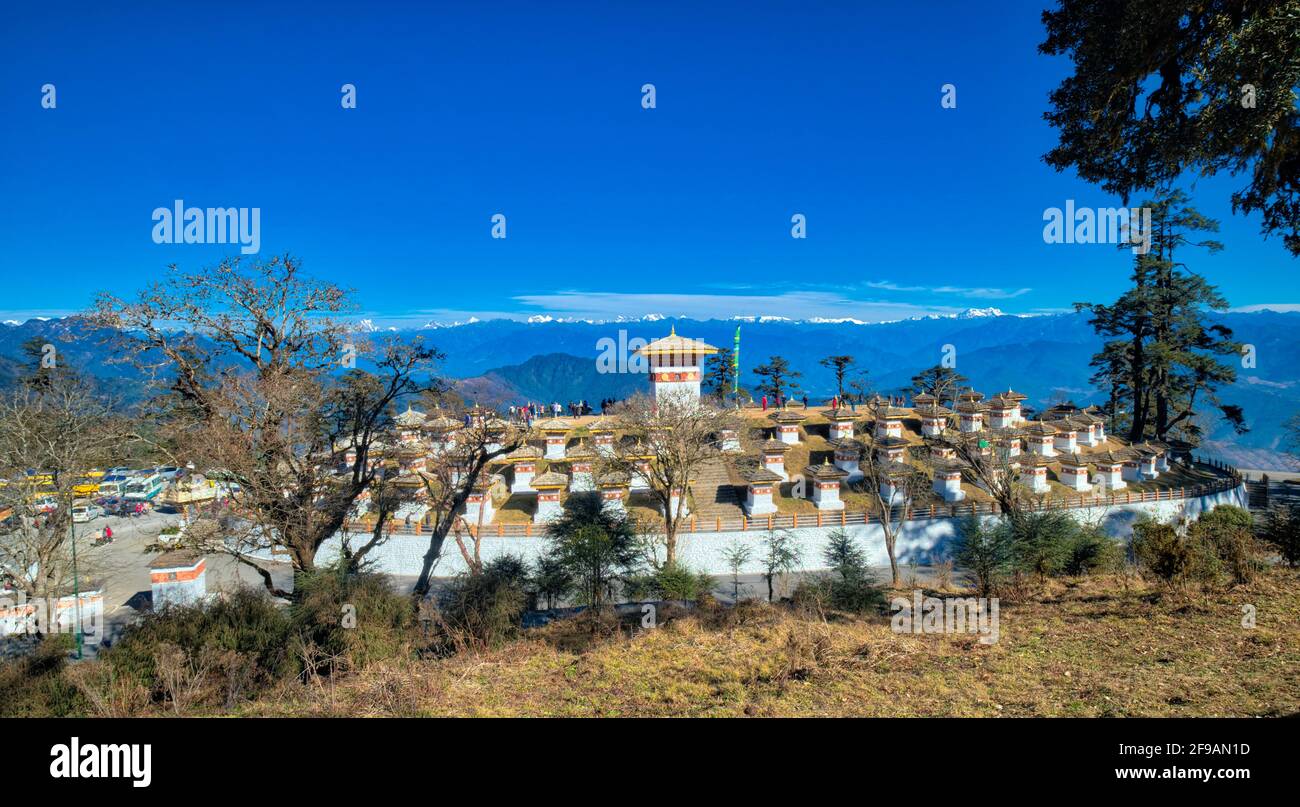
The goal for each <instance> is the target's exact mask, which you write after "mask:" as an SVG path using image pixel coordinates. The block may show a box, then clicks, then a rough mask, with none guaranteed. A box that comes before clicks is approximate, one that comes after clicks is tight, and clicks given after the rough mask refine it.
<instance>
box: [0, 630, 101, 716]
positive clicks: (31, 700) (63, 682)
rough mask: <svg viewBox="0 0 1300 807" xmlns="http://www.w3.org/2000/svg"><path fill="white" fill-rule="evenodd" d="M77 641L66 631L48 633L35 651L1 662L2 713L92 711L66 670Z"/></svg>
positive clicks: (15, 714) (27, 714) (33, 713)
mask: <svg viewBox="0 0 1300 807" xmlns="http://www.w3.org/2000/svg"><path fill="white" fill-rule="evenodd" d="M9 641H21V640H15V639H10V640H9ZM74 642H75V640H74V639H73V637H72V636H71V635H70V634H66V633H60V634H55V635H52V636H47V637H46V638H45V639H44V641H42V642H41V643H40V645H38V646H37V647H36V649H35V650H34V651H33V652H32V653H29V654H27V655H25V656H22V657H21V658H16V659H13V660H11V661H5V662H0V717H75V716H78V715H85V714H87V713H88V712H89V704H88V703H87V701H86V699H85V698H84V697H83V696H82V694H81V693H80V691H79V690H78V689H77V687H76V686H75V685H74V684H73V683H72V682H70V681H69V680H68V678H67V677H66V676H65V674H64V672H65V670H66V668H67V662H68V654H69V653H70V652H71V651H72V649H73V647H74Z"/></svg>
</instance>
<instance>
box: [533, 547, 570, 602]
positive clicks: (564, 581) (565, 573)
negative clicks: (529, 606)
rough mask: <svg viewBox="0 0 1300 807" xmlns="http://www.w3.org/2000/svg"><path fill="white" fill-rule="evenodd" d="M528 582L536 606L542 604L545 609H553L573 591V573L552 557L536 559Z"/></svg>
mask: <svg viewBox="0 0 1300 807" xmlns="http://www.w3.org/2000/svg"><path fill="white" fill-rule="evenodd" d="M530 582H531V586H532V590H533V593H534V596H535V597H536V599H537V600H538V601H539V602H538V606H539V607H540V606H541V604H542V603H543V602H544V603H545V605H546V607H547V608H554V607H555V606H556V603H558V602H561V601H562V600H563V599H564V598H565V597H566V596H568V594H569V593H570V592H571V591H573V585H574V579H573V573H572V572H571V571H569V570H568V569H567V568H565V566H564V564H563V563H562V562H561V561H560V559H559V558H557V557H555V556H553V555H543V556H542V557H541V558H539V559H538V561H537V569H536V571H534V572H533V576H532V578H531V581H530Z"/></svg>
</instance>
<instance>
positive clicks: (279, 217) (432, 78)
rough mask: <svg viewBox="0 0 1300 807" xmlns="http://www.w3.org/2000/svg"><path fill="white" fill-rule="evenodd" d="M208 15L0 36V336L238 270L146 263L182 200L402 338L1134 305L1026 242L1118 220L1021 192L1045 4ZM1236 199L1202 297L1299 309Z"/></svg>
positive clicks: (33, 11) (1094, 262) (1223, 196)
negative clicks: (234, 226) (237, 222)
mask: <svg viewBox="0 0 1300 807" xmlns="http://www.w3.org/2000/svg"><path fill="white" fill-rule="evenodd" d="M198 5H199V4H190V3H182V4H177V3H161V2H159V3H138V4H126V7H125V8H113V9H111V10H110V9H108V8H106V7H104V6H103V5H102V4H98V3H87V4H65V3H57V2H47V3H39V4H37V3H27V4H21V5H15V6H12V7H9V8H7V9H6V20H5V23H4V25H3V26H0V188H3V191H4V193H3V197H0V198H3V202H0V204H3V210H2V211H0V213H2V215H0V240H3V243H4V245H5V248H4V250H3V253H0V254H2V257H0V266H2V267H3V274H4V277H5V279H6V286H5V289H6V292H7V293H6V294H5V296H4V299H3V300H0V318H22V317H24V316H27V315H30V314H57V313H62V312H67V311H72V310H77V309H79V308H81V307H83V306H85V305H86V304H87V303H89V301H90V299H91V298H92V296H93V294H94V293H95V292H96V291H98V290H100V289H110V290H113V291H115V292H119V293H125V292H130V291H132V290H134V289H136V288H138V287H140V286H142V285H143V284H145V283H146V282H148V281H149V280H151V279H153V278H155V277H157V276H159V275H160V274H161V273H162V271H163V269H164V267H165V266H166V265H168V264H170V263H179V264H181V265H182V266H184V267H187V268H189V267H193V268H199V267H202V266H204V265H208V264H211V263H213V262H215V261H216V260H218V259H219V258H220V256H221V255H223V254H227V253H230V252H233V251H235V249H237V248H234V247H229V246H220V245H194V244H190V245H183V244H182V245H174V244H173V245H169V244H162V245H160V244H155V243H154V242H153V240H152V238H151V234H152V232H153V220H152V213H153V210H154V209H155V208H157V207H171V205H172V204H173V202H174V200H176V199H182V200H184V201H185V203H186V204H187V205H195V206H199V207H225V206H233V207H250V208H251V207H257V208H260V210H261V220H260V224H261V252H260V254H261V255H262V256H268V255H270V254H273V253H279V252H285V251H288V252H292V253H293V254H295V255H298V256H299V257H301V258H302V259H303V260H304V261H305V264H306V267H307V270H308V271H309V272H310V273H312V274H315V275H318V276H321V277H325V278H328V279H331V280H335V281H337V282H339V283H341V284H343V285H345V286H348V287H351V288H353V289H355V290H356V293H357V301H358V303H359V305H360V306H361V309H362V312H361V313H362V315H365V316H370V317H371V318H373V319H375V320H376V321H379V322H385V323H393V324H421V323H423V322H427V321H430V320H437V321H450V320H457V319H464V318H466V317H468V316H470V315H476V316H479V317H490V316H527V315H530V314H539V313H546V314H552V315H556V316H576V317H596V318H604V317H614V316H617V315H631V316H634V315H641V314H648V313H662V314H667V315H681V314H686V315H692V316H699V317H707V316H718V317H729V316H733V315H782V316H791V317H811V316H834V317H854V318H858V319H863V320H878V319H897V318H900V317H906V316H912V315H916V314H925V313H934V312H938V313H943V312H955V311H959V310H962V309H965V308H968V307H986V306H996V307H998V308H1001V309H1003V310H1005V311H1012V312H1041V311H1052V310H1059V309H1062V308H1068V307H1069V305H1070V304H1071V303H1072V302H1074V301H1076V300H1105V299H1110V298H1112V297H1114V296H1115V295H1116V294H1118V293H1119V292H1120V290H1121V289H1122V288H1123V287H1124V285H1125V283H1126V280H1127V276H1128V272H1129V260H1130V257H1131V256H1129V253H1127V252H1121V251H1119V250H1117V249H1116V248H1115V247H1113V246H1107V245H1064V244H1053V245H1049V244H1045V243H1044V241H1043V237H1042V231H1043V211H1044V210H1045V209H1046V208H1048V207H1054V206H1055V207H1063V206H1064V204H1065V201H1066V200H1067V199H1074V200H1075V202H1076V204H1077V205H1079V206H1091V207H1105V206H1111V205H1115V204H1118V202H1117V200H1115V199H1114V198H1110V197H1107V196H1106V195H1104V194H1102V193H1100V192H1099V191H1098V190H1097V189H1095V188H1094V187H1093V186H1090V185H1088V184H1086V183H1083V182H1080V181H1079V180H1078V179H1077V178H1075V177H1074V176H1073V175H1071V174H1057V173H1056V172H1054V171H1053V170H1052V169H1050V168H1048V167H1047V166H1045V165H1044V164H1043V163H1042V161H1041V159H1040V158H1041V155H1042V154H1043V153H1044V152H1045V151H1047V150H1048V149H1049V148H1050V147H1051V146H1052V144H1053V143H1054V136H1053V132H1052V131H1051V130H1050V129H1049V128H1048V127H1047V125H1046V124H1045V123H1044V122H1043V121H1042V113H1043V111H1044V109H1045V107H1046V96H1047V92H1048V91H1049V90H1050V89H1051V88H1052V87H1053V86H1055V85H1056V83H1057V82H1058V81H1059V80H1060V78H1061V77H1062V76H1063V74H1064V70H1065V65H1064V63H1062V62H1061V61H1059V60H1053V59H1048V58H1046V57H1043V56H1040V55H1038V54H1037V53H1036V46H1037V44H1038V43H1039V42H1040V41H1041V39H1042V32H1041V23H1040V18H1039V15H1040V12H1041V9H1042V6H1043V4H1042V3H1041V2H1039V3H1035V2H1023V3H1022V2H1008V3H999V4H993V5H992V6H984V5H983V4H975V3H969V2H951V3H942V2H941V3H935V4H933V5H932V6H930V7H928V8H926V9H925V10H924V11H922V10H920V7H919V6H917V5H916V4H915V3H909V2H898V3H885V2H879V3H877V2H873V3H806V2H804V3H796V2H790V3H762V2H759V3H745V4H743V5H737V6H734V7H728V6H727V5H726V4H724V3H708V4H699V3H680V4H679V3H607V2H606V3H564V2H558V3H546V4H536V3H534V4H518V5H516V4H514V3H508V2H495V3H490V4H456V5H454V6H453V5H450V4H448V5H445V6H442V5H441V4H431V3H410V4H398V3H386V4H381V3H365V4H362V3H357V4H333V3H319V4H313V5H311V6H301V7H296V6H295V5H294V4H273V3H257V4H254V3H234V2H231V3H220V4H206V5H208V6H210V7H209V8H198V7H197V6H198ZM381 6H382V8H381ZM989 7H996V8H998V9H999V11H997V12H996V16H993V14H992V13H991V12H984V11H983V9H984V8H989ZM647 82H649V83H653V84H654V85H655V87H656V95H657V99H656V100H657V108H655V109H652V110H646V109H643V108H642V107H641V97H642V95H641V87H642V85H643V84H645V83H647ZM46 83H52V84H54V85H55V87H56V92H57V107H56V108H55V109H43V108H42V106H41V97H42V95H41V87H42V85H44V84H46ZM345 83H351V84H354V85H355V86H356V88H357V108H356V109H350V110H345V109H342V108H341V106H340V103H339V101H340V98H341V94H340V87H341V85H343V84H345ZM945 83H952V84H954V85H955V86H956V88H957V108H956V109H943V108H941V105H940V97H941V92H940V87H941V86H942V85H943V84H945ZM1240 184H1241V180H1240V179H1233V178H1229V177H1220V178H1215V179H1213V180H1201V181H1199V182H1197V183H1196V184H1195V186H1194V187H1193V186H1189V188H1190V190H1191V192H1192V195H1193V199H1194V200H1195V202H1196V204H1197V206H1198V207H1200V209H1201V210H1202V211H1203V212H1205V213H1207V214H1210V215H1212V216H1215V217H1218V218H1220V219H1221V220H1222V222H1223V231H1222V233H1221V239H1222V240H1223V241H1224V242H1225V243H1226V245H1227V249H1226V250H1225V251H1224V252H1223V253H1221V254H1219V255H1217V256H1203V257H1202V256H1196V257H1194V258H1191V257H1190V256H1189V259H1190V260H1191V263H1192V267H1193V268H1194V269H1197V270H1199V271H1201V272H1202V273H1203V274H1205V275H1206V276H1207V277H1208V278H1209V279H1210V280H1211V282H1214V283H1217V284H1218V285H1219V286H1220V288H1221V289H1222V290H1223V291H1224V292H1225V293H1226V294H1227V296H1228V298H1229V299H1230V300H1231V302H1232V304H1233V305H1234V306H1235V307H1249V306H1259V305H1285V304H1289V303H1291V302H1293V301H1294V302H1297V303H1300V294H1298V293H1297V281H1296V279H1295V272H1294V271H1293V269H1294V264H1293V261H1292V259H1291V258H1289V257H1288V256H1287V254H1286V252H1285V250H1284V249H1283V248H1282V245H1281V243H1280V242H1279V241H1277V240H1271V241H1264V240H1263V239H1262V237H1261V236H1260V235H1259V228H1258V221H1257V220H1256V219H1253V218H1245V217H1241V216H1234V215H1232V213H1231V210H1230V207H1229V204H1228V196H1229V194H1230V193H1231V191H1232V190H1233V189H1235V188H1237V187H1238V186H1239V185H1240ZM496 213H502V214H504V215H505V216H506V217H507V238H505V239H493V238H491V236H490V231H491V220H490V219H491V217H492V215H493V214H496ZM794 213H803V214H804V215H806V217H807V232H808V235H807V238H806V239H802V240H797V239H794V238H791V236H790V228H791V223H790V217H791V215H792V214H794Z"/></svg>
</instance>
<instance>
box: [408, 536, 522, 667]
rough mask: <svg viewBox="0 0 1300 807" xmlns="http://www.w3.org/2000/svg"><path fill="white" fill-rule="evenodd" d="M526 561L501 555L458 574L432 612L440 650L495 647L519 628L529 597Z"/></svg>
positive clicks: (515, 633) (513, 634) (516, 632)
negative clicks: (469, 570) (478, 566)
mask: <svg viewBox="0 0 1300 807" xmlns="http://www.w3.org/2000/svg"><path fill="white" fill-rule="evenodd" d="M529 582H530V581H529V575H528V567H527V564H525V563H524V561H523V560H521V559H520V558H517V557H515V556H513V555H503V556H502V557H499V558H496V559H494V560H492V561H490V562H489V563H487V564H485V565H484V566H483V569H482V571H480V572H478V573H476V574H466V575H462V576H461V577H459V578H457V579H456V580H455V582H453V583H452V585H451V586H450V587H448V588H447V590H446V591H445V592H443V594H442V595H441V597H440V598H439V601H438V604H437V608H436V610H435V612H434V613H433V615H432V617H433V621H434V622H435V623H436V624H437V625H438V628H439V636H438V646H439V649H440V650H443V651H451V650H465V649H471V648H487V647H497V646H499V645H501V644H502V643H503V642H505V641H506V640H508V639H510V638H512V637H514V636H515V635H517V634H518V632H519V627H520V624H521V622H522V618H523V613H524V611H525V610H526V609H527V608H528V605H529V601H530V599H531V597H530V594H529V591H528V586H529Z"/></svg>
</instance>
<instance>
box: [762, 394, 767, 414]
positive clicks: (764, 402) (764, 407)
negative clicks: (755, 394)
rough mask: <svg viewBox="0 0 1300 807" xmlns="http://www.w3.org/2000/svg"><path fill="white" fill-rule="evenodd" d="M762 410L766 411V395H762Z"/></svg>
mask: <svg viewBox="0 0 1300 807" xmlns="http://www.w3.org/2000/svg"><path fill="white" fill-rule="evenodd" d="M763 411H764V412H766V411H767V396H766V395H764V396H763Z"/></svg>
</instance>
